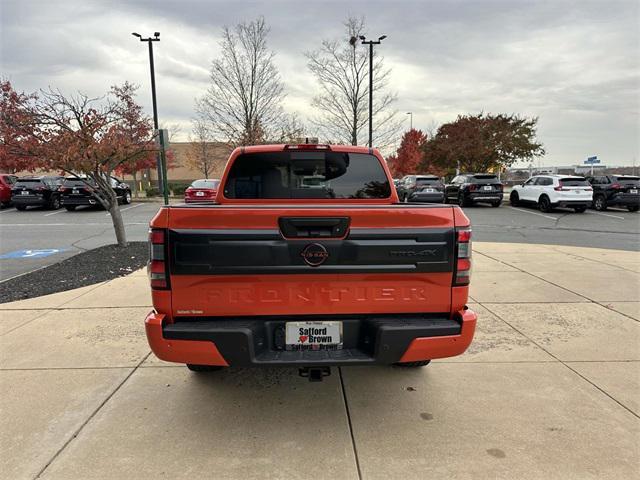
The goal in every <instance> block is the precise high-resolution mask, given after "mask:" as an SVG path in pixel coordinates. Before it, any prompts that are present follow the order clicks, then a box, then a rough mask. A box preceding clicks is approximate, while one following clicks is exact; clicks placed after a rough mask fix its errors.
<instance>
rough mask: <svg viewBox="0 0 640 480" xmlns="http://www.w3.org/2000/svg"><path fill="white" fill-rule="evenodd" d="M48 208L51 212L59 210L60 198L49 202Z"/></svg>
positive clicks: (54, 198)
mask: <svg viewBox="0 0 640 480" xmlns="http://www.w3.org/2000/svg"><path fill="white" fill-rule="evenodd" d="M49 208H50V209H52V210H57V209H59V208H60V198H58V197H53V198H52V199H51V202H49Z"/></svg>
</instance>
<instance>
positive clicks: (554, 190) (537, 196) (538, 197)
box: [509, 175, 593, 213]
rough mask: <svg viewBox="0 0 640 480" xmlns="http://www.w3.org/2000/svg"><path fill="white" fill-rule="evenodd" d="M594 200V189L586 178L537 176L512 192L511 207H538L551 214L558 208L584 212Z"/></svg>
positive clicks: (510, 197)
mask: <svg viewBox="0 0 640 480" xmlns="http://www.w3.org/2000/svg"><path fill="white" fill-rule="evenodd" d="M592 200H593V188H592V187H591V184H590V183H589V182H588V181H587V179H586V178H584V177H575V176H572V175H537V176H535V177H531V178H530V179H529V180H527V181H526V182H524V183H523V184H522V185H516V186H514V187H513V190H512V191H511V195H510V196H509V201H510V202H511V205H513V206H514V207H515V206H518V205H525V204H529V205H537V206H538V208H539V209H540V211H542V212H550V211H551V210H553V209H554V208H556V207H565V208H573V209H574V210H575V211H576V212H577V213H582V212H584V211H585V210H586V209H587V207H588V206H590V205H591V201H592Z"/></svg>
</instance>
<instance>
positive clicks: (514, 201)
mask: <svg viewBox="0 0 640 480" xmlns="http://www.w3.org/2000/svg"><path fill="white" fill-rule="evenodd" d="M509 203H510V204H511V206H512V207H517V206H518V205H520V195H518V192H511V195H509Z"/></svg>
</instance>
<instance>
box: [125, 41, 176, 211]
mask: <svg viewBox="0 0 640 480" xmlns="http://www.w3.org/2000/svg"><path fill="white" fill-rule="evenodd" d="M131 35H133V36H134V37H138V38H139V39H140V41H141V42H147V44H148V45H149V67H150V69H151V100H152V103H153V128H154V130H155V134H156V135H160V131H159V127H158V104H157V101H156V74H155V67H154V64H153V42H159V41H160V32H154V33H153V37H149V38H142V35H140V34H139V33H136V32H133V33H132V34H131ZM160 144H161V145H160V147H161V148H160V154H159V155H157V157H156V169H157V171H158V190H160V192H161V193H162V194H163V195H164V201H165V203H169V192H168V191H167V185H166V181H165V180H166V169H165V168H164V141H163V140H162V139H160Z"/></svg>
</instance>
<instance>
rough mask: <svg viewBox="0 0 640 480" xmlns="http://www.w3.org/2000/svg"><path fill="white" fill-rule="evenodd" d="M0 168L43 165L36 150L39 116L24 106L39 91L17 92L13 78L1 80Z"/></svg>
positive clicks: (30, 168) (15, 169) (13, 169)
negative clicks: (31, 113) (37, 118)
mask: <svg viewBox="0 0 640 480" xmlns="http://www.w3.org/2000/svg"><path fill="white" fill-rule="evenodd" d="M0 94H1V95H2V97H1V99H0V171H1V172H7V173H15V172H20V171H24V170H26V171H29V172H33V171H35V170H37V169H38V168H39V167H40V166H41V163H42V162H41V161H40V158H39V157H37V156H35V155H33V154H32V153H30V152H31V151H32V150H33V148H32V147H33V142H34V137H33V135H32V134H31V133H32V132H33V130H34V129H35V119H33V118H32V117H30V115H29V112H28V111H26V110H25V109H24V108H23V106H24V105H25V104H27V103H29V102H32V101H34V100H35V99H36V98H37V97H36V95H35V94H33V93H31V94H27V93H24V92H22V93H19V92H16V91H15V90H14V89H13V87H12V86H11V83H10V82H9V81H2V82H0Z"/></svg>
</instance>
